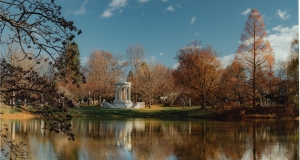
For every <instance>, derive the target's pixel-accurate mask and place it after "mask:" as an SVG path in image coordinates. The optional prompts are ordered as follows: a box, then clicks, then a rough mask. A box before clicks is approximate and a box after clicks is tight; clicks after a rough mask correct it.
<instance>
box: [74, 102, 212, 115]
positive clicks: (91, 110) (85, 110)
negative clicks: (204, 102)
mask: <svg viewBox="0 0 300 160" xmlns="http://www.w3.org/2000/svg"><path fill="white" fill-rule="evenodd" d="M69 113H70V114H71V115H73V116H74V117H133V118H147V117H153V118H158V117H168V118H172V117H182V118H187V117H195V118H206V117H208V115H210V114H211V113H212V110H211V109H210V108H207V109H201V108H200V107H196V106H192V107H162V106H157V105H152V106H151V108H150V109H149V108H148V107H146V108H143V109H109V108H99V107H96V106H89V107H87V106H83V107H79V108H72V109H70V110H69Z"/></svg>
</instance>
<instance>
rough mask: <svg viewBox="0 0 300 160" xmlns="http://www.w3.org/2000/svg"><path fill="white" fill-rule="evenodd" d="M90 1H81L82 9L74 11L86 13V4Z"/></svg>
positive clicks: (79, 13)
mask: <svg viewBox="0 0 300 160" xmlns="http://www.w3.org/2000/svg"><path fill="white" fill-rule="evenodd" d="M88 2H89V0H85V1H83V2H82V3H81V6H80V9H78V10H77V11H75V12H74V14H75V15H81V14H85V13H86V8H85V5H86V4H87V3H88Z"/></svg>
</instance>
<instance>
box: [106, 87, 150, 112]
mask: <svg viewBox="0 0 300 160" xmlns="http://www.w3.org/2000/svg"><path fill="white" fill-rule="evenodd" d="M102 106H103V107H106V108H144V107H145V102H137V103H132V102H131V82H117V83H115V100H114V102H113V105H112V104H110V103H107V102H103V103H102Z"/></svg>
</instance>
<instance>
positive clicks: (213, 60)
mask: <svg viewBox="0 0 300 160" xmlns="http://www.w3.org/2000/svg"><path fill="white" fill-rule="evenodd" d="M217 54H218V53H217V52H216V51H215V50H213V48H212V47H202V46H201V45H200V44H198V43H194V44H192V45H191V46H188V47H184V48H182V49H180V51H179V53H178V54H177V56H176V58H177V59H178V62H179V67H178V68H177V69H176V70H177V71H176V72H177V74H176V75H184V77H185V79H186V80H185V81H182V82H185V85H187V86H188V87H189V88H190V89H192V90H194V92H195V93H197V94H199V97H200V100H201V105H202V108H204V107H205V102H206V101H211V102H210V103H214V102H213V100H214V98H213V97H214V96H215V92H216V89H217V88H218V86H219V84H218V82H219V77H220V67H221V62H220V61H219V60H218V59H217Z"/></svg>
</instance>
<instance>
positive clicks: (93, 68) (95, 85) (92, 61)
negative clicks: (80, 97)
mask: <svg viewBox="0 0 300 160" xmlns="http://www.w3.org/2000/svg"><path fill="white" fill-rule="evenodd" d="M121 58H122V57H121V56H119V55H117V56H114V55H113V54H111V53H110V52H106V51H99V50H96V51H94V52H93V53H92V54H91V55H90V57H89V60H88V63H87V64H86V65H85V66H84V67H83V69H84V70H85V73H86V75H87V84H88V86H90V90H89V91H91V92H92V93H93V94H94V95H96V96H97V99H98V101H99V102H100V101H101V96H112V95H113V91H114V89H113V88H114V84H115V82H117V81H120V79H121V77H122V69H123V68H124V67H125V66H126V65H127V63H125V62H123V63H121V62H122V60H121Z"/></svg>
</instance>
